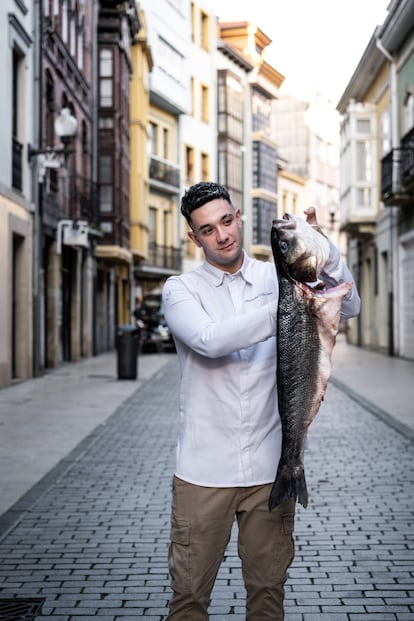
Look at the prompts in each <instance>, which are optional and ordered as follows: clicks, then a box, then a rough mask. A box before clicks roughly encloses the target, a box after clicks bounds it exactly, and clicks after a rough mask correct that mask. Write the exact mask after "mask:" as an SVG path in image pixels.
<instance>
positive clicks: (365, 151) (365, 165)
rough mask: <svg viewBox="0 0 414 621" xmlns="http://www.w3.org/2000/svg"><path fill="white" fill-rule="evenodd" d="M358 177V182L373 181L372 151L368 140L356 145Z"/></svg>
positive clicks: (360, 141) (358, 142)
mask: <svg viewBox="0 0 414 621" xmlns="http://www.w3.org/2000/svg"><path fill="white" fill-rule="evenodd" d="M356 176H357V181H367V182H370V181H371V149H370V142H369V141H368V140H364V141H362V140H358V141H357V143H356Z"/></svg>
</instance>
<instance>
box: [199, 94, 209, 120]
mask: <svg viewBox="0 0 414 621" xmlns="http://www.w3.org/2000/svg"><path fill="white" fill-rule="evenodd" d="M200 112H201V120H202V121H203V122H204V123H208V122H209V90H208V87H207V86H204V85H203V84H202V85H201V111H200Z"/></svg>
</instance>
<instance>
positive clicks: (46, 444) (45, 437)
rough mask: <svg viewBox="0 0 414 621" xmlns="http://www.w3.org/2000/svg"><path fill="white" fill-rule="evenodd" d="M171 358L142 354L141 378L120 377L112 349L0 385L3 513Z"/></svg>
mask: <svg viewBox="0 0 414 621" xmlns="http://www.w3.org/2000/svg"><path fill="white" fill-rule="evenodd" d="M169 360H171V355H170V354H156V353H154V354H142V355H140V356H139V358H138V374H137V379H136V380H118V379H117V360H116V353H115V351H113V352H109V353H104V354H101V355H99V356H96V357H93V358H87V359H83V360H81V361H80V362H71V363H66V364H63V365H62V366H61V367H59V368H58V369H55V370H52V371H50V372H48V373H46V375H43V376H42V377H39V378H35V379H30V380H26V381H24V382H20V383H17V384H14V385H11V386H8V387H6V388H4V389H1V390H0V516H1V515H2V514H3V513H4V512H5V511H7V510H8V509H9V508H10V507H11V506H12V505H13V504H14V503H15V502H16V501H17V500H18V499H19V498H20V497H21V496H23V494H25V493H26V492H28V491H29V490H30V488H31V487H32V486H33V485H35V484H36V483H38V481H40V480H41V479H42V478H43V477H44V476H45V475H47V473H48V472H49V471H50V470H52V468H54V467H55V466H56V465H57V464H58V463H59V462H60V461H61V460H63V459H64V458H65V457H66V455H68V454H69V453H70V452H71V451H72V450H73V449H74V448H75V447H76V446H77V445H78V444H79V443H80V442H81V441H82V440H83V439H84V438H85V437H86V436H88V435H89V434H91V433H92V432H93V431H94V430H95V429H96V428H97V427H99V426H101V425H104V424H105V421H106V420H107V418H108V417H109V416H110V415H111V414H113V412H115V410H116V409H117V408H118V407H119V406H120V405H121V404H122V403H123V402H124V401H125V400H126V399H127V398H128V397H129V396H130V395H132V394H133V393H134V392H135V391H136V390H137V389H138V388H139V387H140V386H141V385H142V384H144V383H145V382H147V381H148V380H150V379H151V378H152V377H153V376H154V375H155V374H156V373H157V372H158V371H159V370H160V369H161V368H162V367H163V366H164V365H165V364H166V363H167V362H168V361H169Z"/></svg>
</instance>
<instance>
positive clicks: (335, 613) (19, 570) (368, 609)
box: [0, 356, 414, 621]
mask: <svg viewBox="0 0 414 621" xmlns="http://www.w3.org/2000/svg"><path fill="white" fill-rule="evenodd" d="M177 380H178V369H177V362H176V358H175V356H173V357H172V358H171V360H169V361H167V363H166V364H165V365H164V366H163V367H162V368H161V369H160V370H159V371H158V372H156V374H155V375H154V377H153V378H152V380H151V381H148V382H145V383H143V384H142V385H141V386H140V387H139V388H138V389H137V390H136V391H135V392H134V393H132V394H131V395H130V396H129V397H128V398H127V399H126V401H124V402H123V404H122V405H121V406H120V407H118V409H117V410H116V411H115V412H114V414H112V416H110V417H109V418H108V419H107V421H106V422H105V423H104V424H102V425H100V426H99V427H98V428H97V429H96V430H95V431H94V432H93V433H91V434H90V435H88V436H87V437H86V438H85V439H84V440H83V441H82V442H81V443H80V444H79V445H78V446H77V447H76V448H75V449H74V450H73V451H72V452H71V453H70V454H69V455H68V456H67V457H66V458H65V460H64V461H63V462H61V463H60V464H59V465H58V466H57V467H56V468H55V469H53V470H52V471H51V472H50V473H49V476H48V482H47V485H45V484H44V482H43V484H38V485H37V486H36V485H35V486H34V487H33V489H32V490H31V493H30V494H29V496H28V497H29V498H30V501H29V500H27V501H26V504H24V503H23V504H22V505H20V507H17V508H18V509H19V514H18V519H17V521H16V522H15V523H14V525H11V526H10V527H9V528H8V529H4V530H3V533H2V534H1V536H2V539H1V541H0V558H1V559H2V560H1V572H0V598H8V599H9V601H10V599H11V600H14V601H15V605H18V604H19V602H20V599H24V600H27V601H26V602H20V605H23V606H27V608H26V610H27V611H30V610H31V611H32V612H31V616H30V614H28V615H26V616H20V617H18V616H13V610H11V613H10V614H11V616H10V615H9V616H5V617H4V618H5V619H8V620H12V619H13V620H14V619H18V618H20V619H24V620H25V621H26V619H27V620H29V619H34V618H36V615H37V616H38V618H39V619H42V621H47V620H53V621H75V620H76V621H92V619H96V618H97V617H98V618H99V620H100V621H121V620H122V621H132V620H133V619H134V621H135V619H136V618H137V617H145V618H147V619H151V620H152V621H161V620H162V619H163V617H164V616H165V615H166V613H167V601H168V597H169V581H168V571H167V547H168V541H169V510H170V481H171V474H172V470H173V465H174V446H175V438H176V432H177V427H176V421H177V416H176V392H177V390H176V389H177ZM412 457H413V444H412V440H411V439H410V438H409V437H406V436H404V435H403V434H402V433H400V432H399V431H398V430H396V429H393V428H392V427H390V426H389V425H388V424H387V423H386V422H384V421H382V420H381V419H379V418H378V417H377V416H375V415H374V414H372V413H371V412H370V411H368V410H367V409H365V408H364V407H363V406H361V405H359V404H358V403H357V402H356V401H355V400H354V399H352V398H350V397H349V396H347V394H345V392H344V391H342V390H341V389H339V388H338V387H336V386H335V385H333V384H332V383H331V384H330V385H329V388H328V393H327V396H326V399H325V402H324V403H323V405H322V408H321V410H320V412H319V414H318V416H317V418H316V419H315V421H314V423H313V425H312V427H311V431H310V438H309V448H308V450H307V452H306V455H305V467H306V475H307V483H308V490H309V496H310V502H309V506H308V508H307V509H306V510H305V509H303V508H302V507H301V506H299V507H298V511H297V519H296V530H295V539H296V558H295V561H294V563H293V565H292V567H291V569H290V575H289V580H288V583H287V587H286V621H359V620H364V621H409V620H412V619H414V597H413V587H412V585H413V577H414V575H413V574H414V552H413V526H412V524H413V515H414V502H413V501H414V477H413V459H412ZM17 504H19V503H17ZM14 508H15V510H16V505H15V507H14ZM16 515H17V514H16ZM236 534H237V533H236V527H235V529H234V536H233V538H232V541H231V543H230V545H229V547H228V550H227V553H226V557H225V561H224V563H223V565H222V567H221V569H220V572H219V576H218V579H217V582H216V586H215V589H214V592H213V598H212V602H211V608H210V616H211V619H214V620H216V621H219V620H220V619H234V620H236V619H238V620H239V621H242V619H244V618H245V615H244V601H245V594H244V588H243V582H242V578H241V570H240V563H239V559H238V556H237V547H236V541H235V536H236ZM18 600H19V601H18Z"/></svg>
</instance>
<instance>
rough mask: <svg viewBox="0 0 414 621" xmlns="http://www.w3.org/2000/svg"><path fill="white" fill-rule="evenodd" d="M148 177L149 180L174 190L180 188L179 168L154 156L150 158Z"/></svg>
mask: <svg viewBox="0 0 414 621" xmlns="http://www.w3.org/2000/svg"><path fill="white" fill-rule="evenodd" d="M149 175H150V179H151V180H155V181H159V182H161V183H165V184H166V185H170V186H173V187H174V188H179V187H180V168H179V167H178V166H176V165H175V164H172V163H171V162H168V161H167V160H163V159H160V158H158V157H155V156H154V155H153V156H152V157H151V162H150V170H149Z"/></svg>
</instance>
